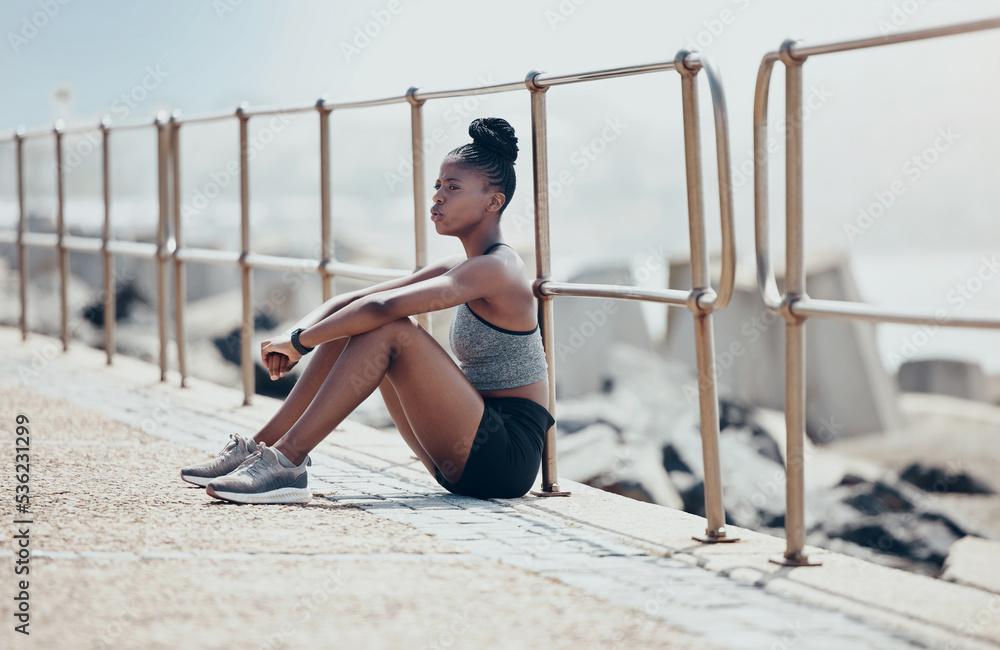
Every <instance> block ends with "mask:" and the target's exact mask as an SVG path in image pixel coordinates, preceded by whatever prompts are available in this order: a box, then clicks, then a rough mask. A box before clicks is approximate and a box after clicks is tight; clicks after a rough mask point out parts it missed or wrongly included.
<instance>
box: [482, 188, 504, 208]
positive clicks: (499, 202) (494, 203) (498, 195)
mask: <svg viewBox="0 0 1000 650" xmlns="http://www.w3.org/2000/svg"><path fill="white" fill-rule="evenodd" d="M506 202H507V197H506V196H505V195H504V193H503V192H494V193H493V196H491V197H490V202H489V204H488V205H487V206H486V210H487V211H489V212H499V211H500V208H502V207H503V204H504V203H506Z"/></svg>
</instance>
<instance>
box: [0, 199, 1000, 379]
mask: <svg viewBox="0 0 1000 650" xmlns="http://www.w3.org/2000/svg"><path fill="white" fill-rule="evenodd" d="M339 200H340V203H341V208H342V209H341V210H339V211H338V210H334V232H335V236H336V238H337V240H338V241H340V242H342V243H343V244H347V245H348V246H349V249H350V250H351V251H353V253H354V254H356V255H359V256H363V257H365V258H367V259H381V260H384V261H385V263H386V264H387V265H391V266H394V267H396V268H407V267H409V266H412V264H413V234H412V228H413V225H412V224H413V220H412V216H411V215H412V202H411V201H412V199H409V198H408V197H405V198H404V197H400V204H399V206H398V211H395V210H394V211H393V213H392V214H395V215H398V216H394V217H392V218H381V219H379V218H373V217H366V218H358V217H359V213H358V212H357V211H352V210H344V209H343V206H344V205H349V204H350V203H351V200H350V199H349V198H340V199H339ZM360 203H362V202H360V201H359V204H360ZM282 205H284V206H285V208H284V209H276V208H275V207H274V205H273V201H272V202H261V204H260V205H258V204H256V203H255V204H254V207H253V209H252V214H253V219H252V221H253V225H252V229H253V232H254V247H255V249H256V250H260V251H262V252H269V253H274V254H287V255H302V256H307V255H312V254H314V252H313V251H310V250H309V248H310V244H306V243H303V242H304V241H306V240H307V239H308V238H306V239H303V238H298V237H295V236H291V235H290V233H296V232H310V231H311V230H310V229H316V230H318V226H317V224H318V218H317V216H316V215H315V214H313V211H311V210H308V209H306V210H299V209H296V208H295V203H294V201H291V202H288V203H284V202H282ZM38 207H39V208H40V209H39V212H40V213H42V214H45V213H49V214H51V212H48V211H47V210H46V209H45V207H46V206H38ZM156 214H157V210H156V204H155V202H154V201H152V200H140V199H135V200H129V199H125V198H123V199H116V200H115V202H114V208H113V212H112V222H113V224H114V232H115V236H117V237H119V238H122V239H132V238H135V237H141V236H151V233H152V232H153V228H154V227H155V221H156ZM238 214H239V210H238V204H236V203H234V202H232V201H229V200H228V199H227V200H222V199H220V200H218V201H217V202H216V203H215V204H213V211H212V213H211V214H206V215H204V216H200V217H199V218H196V219H191V220H188V221H186V222H185V224H184V230H185V232H184V239H185V242H186V243H187V245H192V246H207V247H229V248H231V249H235V248H236V247H237V246H238V241H239V225H238V224H239V220H238ZM508 214H510V213H508ZM15 215H16V204H15V203H13V202H11V201H0V228H2V229H4V230H6V229H12V228H14V227H15V224H16V216H15ZM66 219H67V224H69V225H70V226H69V227H70V228H71V229H72V230H73V231H80V232H88V231H89V233H90V234H92V235H95V236H99V233H100V228H101V223H102V219H103V207H102V204H101V203H100V202H99V201H97V200H90V199H76V200H73V201H70V202H68V203H67V206H66ZM595 222H596V219H595ZM577 225H578V227H576V228H573V229H572V232H567V233H565V235H566V238H567V239H570V240H571V241H569V242H562V244H561V246H560V248H561V249H562V251H563V254H562V255H560V254H559V250H555V251H554V259H553V271H554V275H555V277H556V278H557V279H563V280H565V279H567V277H568V276H569V275H571V274H572V273H574V272H576V271H578V270H579V269H581V268H582V267H584V266H587V265H588V264H614V265H619V266H626V265H627V266H629V267H630V268H631V269H632V272H633V274H635V272H636V270H637V269H642V268H643V267H644V266H645V267H646V268H647V269H648V270H649V271H650V272H648V273H639V274H638V275H640V276H641V277H642V279H643V280H644V282H642V284H644V285H646V286H664V283H665V278H666V273H665V270H664V269H663V268H662V266H661V265H660V264H658V263H654V264H653V266H652V267H651V266H650V263H651V262H650V259H651V258H650V252H651V251H655V250H662V251H663V253H665V254H666V255H668V256H670V255H675V254H682V255H683V254H684V252H682V251H684V250H685V249H686V242H680V243H683V244H684V245H683V246H681V245H680V243H678V242H676V241H675V245H674V246H668V247H665V248H662V249H658V247H654V248H653V249H649V250H637V249H635V248H634V247H631V246H628V245H627V244H625V243H623V242H617V243H616V242H615V241H614V240H607V241H605V240H602V241H601V242H600V244H601V248H600V251H601V252H600V257H599V258H595V257H592V256H590V255H588V254H575V253H573V251H574V250H576V249H577V248H578V247H580V246H586V247H587V248H591V249H592V248H593V243H594V238H595V237H597V235H596V234H595V232H596V228H597V225H598V224H597V223H594V224H590V225H591V226H593V227H588V224H586V223H580V224H577ZM387 233H393V235H392V236H387ZM428 233H430V235H431V236H430V254H431V258H432V259H433V258H437V257H440V256H443V255H446V254H449V253H454V252H460V251H461V249H460V247H458V246H457V243H456V242H455V241H453V240H450V238H448V239H446V238H441V237H436V236H434V232H433V226H432V225H431V224H428ZM505 235H506V237H507V239H508V241H511V242H512V243H513V244H514V245H515V246H517V247H518V248H520V249H521V250H522V251H523V250H527V249H530V248H531V247H532V246H533V234H532V229H531V225H530V221H528V222H525V221H524V219H523V218H522V219H521V220H520V221H518V220H517V219H509V220H508V227H506V228H505ZM308 241H313V240H308ZM588 243H589V244H590V245H588ZM647 248H648V247H647ZM741 254H742V258H743V259H742V263H744V264H745V263H747V259H746V257H747V254H746V253H745V252H744V251H741ZM772 254H773V255H775V258H776V259H779V258H780V256H781V253H780V251H778V250H775V251H773V252H772ZM345 261H350V260H345ZM850 261H851V266H852V270H853V272H854V276H855V280H856V282H857V285H858V289H859V291H860V293H861V296H862V298H863V299H864V300H865V301H867V302H871V303H873V304H882V305H886V306H897V307H908V308H913V309H920V310H925V311H927V313H928V314H933V313H935V312H938V310H944V312H945V313H946V314H947V315H957V314H968V313H973V312H977V311H990V310H992V311H996V310H998V309H1000V270H997V269H995V264H996V262H1000V255H998V254H997V253H996V252H995V250H994V251H992V252H991V251H989V250H988V249H987V247H986V246H985V245H984V247H983V249H982V250H966V251H956V250H949V251H948V252H940V253H933V252H932V253H928V252H904V251H900V250H899V249H898V248H896V249H894V250H887V251H879V250H871V249H866V250H864V251H857V250H853V249H852V250H851V252H850ZM525 262H526V263H527V264H528V265H529V268H530V267H531V264H532V261H531V260H530V259H527V260H525ZM664 309H665V308H664V307H662V306H658V305H644V311H645V313H646V315H647V319H648V320H649V326H650V331H651V332H652V334H653V335H654V336H658V335H662V332H663V324H664V319H663V311H664ZM877 330H878V342H879V348H880V353H881V356H882V361H883V364H884V365H885V367H886V368H887V369H888V370H890V371H894V370H895V369H896V368H897V367H898V365H899V364H900V363H901V362H902V361H905V360H908V359H920V358H940V357H946V358H958V359H966V360H972V361H978V362H979V363H980V364H981V365H982V366H983V369H984V371H986V372H987V373H990V374H1000V345H998V343H1000V341H998V338H997V333H996V332H995V331H990V330H971V329H956V328H945V327H934V324H933V323H930V324H929V325H928V327H926V328H922V327H920V326H908V325H895V324H880V325H878V326H877Z"/></svg>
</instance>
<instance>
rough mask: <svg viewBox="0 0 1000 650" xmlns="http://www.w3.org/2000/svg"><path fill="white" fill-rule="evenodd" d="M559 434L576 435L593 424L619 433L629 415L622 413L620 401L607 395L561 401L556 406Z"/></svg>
mask: <svg viewBox="0 0 1000 650" xmlns="http://www.w3.org/2000/svg"><path fill="white" fill-rule="evenodd" d="M556 416H557V419H558V430H559V433H561V434H562V433H566V434H570V433H576V432H577V431H580V430H582V429H585V428H586V427H588V426H590V425H591V424H596V423H601V424H606V425H608V426H610V427H611V428H612V429H614V430H615V431H617V432H621V431H622V429H624V428H625V426H626V425H627V423H628V420H629V415H628V414H627V413H624V412H622V409H621V405H620V403H619V402H618V401H616V400H613V399H611V398H610V396H609V395H606V394H596V395H592V396H590V397H588V399H572V400H559V402H558V403H557V404H556Z"/></svg>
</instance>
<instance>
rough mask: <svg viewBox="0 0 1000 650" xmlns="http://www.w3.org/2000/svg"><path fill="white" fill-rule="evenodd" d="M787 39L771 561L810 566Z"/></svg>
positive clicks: (798, 108) (795, 127)
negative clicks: (778, 532)
mask: <svg viewBox="0 0 1000 650" xmlns="http://www.w3.org/2000/svg"><path fill="white" fill-rule="evenodd" d="M794 43H795V41H794V40H792V39H789V40H787V41H785V42H784V43H783V44H782V46H781V54H780V58H781V61H782V62H783V63H784V64H785V299H784V300H783V303H782V316H784V318H785V435H786V444H785V555H784V557H782V558H777V559H775V560H773V561H775V562H777V563H778V564H783V565H787V566H810V565H815V564H817V563H816V562H813V561H810V560H809V558H808V557H807V556H806V555H805V553H803V548H804V547H805V538H806V528H805V494H804V492H805V468H804V462H805V458H804V456H805V454H804V446H805V430H806V421H805V419H806V386H805V381H806V330H805V319H803V318H801V317H798V316H796V315H795V314H793V313H792V311H791V306H792V304H793V303H794V302H795V301H796V300H798V299H800V298H804V297H805V295H806V277H805V269H804V260H803V257H804V252H803V247H804V243H805V242H804V231H803V227H802V203H803V201H802V196H803V195H802V64H803V62H804V61H805V59H804V58H799V59H797V58H795V57H794V56H792V53H791V46H792V44H794Z"/></svg>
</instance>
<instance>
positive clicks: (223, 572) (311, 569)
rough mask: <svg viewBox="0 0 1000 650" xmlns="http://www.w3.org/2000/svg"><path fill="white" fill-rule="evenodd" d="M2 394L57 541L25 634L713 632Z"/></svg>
mask: <svg viewBox="0 0 1000 650" xmlns="http://www.w3.org/2000/svg"><path fill="white" fill-rule="evenodd" d="M0 391H2V394H3V403H2V404H3V406H2V409H0V410H2V412H0V423H2V426H0V438H2V439H3V440H4V441H5V442H7V443H8V444H9V443H10V442H11V441H12V440H13V438H14V426H13V422H14V416H15V410H16V411H17V412H23V413H30V414H31V423H30V426H31V433H32V442H31V476H32V479H31V483H30V485H31V488H32V494H33V496H34V500H33V503H32V508H33V513H32V515H33V518H34V523H33V524H32V526H31V545H32V549H33V551H34V552H36V553H37V552H39V551H44V552H45V553H48V554H50V556H54V557H35V558H33V559H32V560H31V564H30V567H31V574H30V578H31V601H32V612H33V619H32V623H31V630H32V632H33V633H32V635H31V637H30V647H33V648H35V647H37V648H84V647H121V648H177V647H198V648H233V647H246V648H279V647H280V648H295V647H323V648H328V647H329V648H361V647H364V648H401V647H412V648H449V647H463V648H478V647H510V648H524V647H550V648H592V647H593V648H598V647H600V648H611V647H620V648H693V647H699V648H701V647H706V644H705V642H704V640H701V639H697V638H696V637H692V636H691V635H689V634H685V633H682V632H679V631H677V630H676V629H674V628H672V627H670V626H669V625H667V624H665V623H663V622H659V621H656V620H653V619H650V618H648V617H644V616H641V615H639V612H638V611H637V610H634V609H631V608H628V607H623V606H617V605H613V604H611V603H608V602H607V601H604V600H603V599H601V598H598V597H596V596H594V595H591V594H588V593H586V592H583V591H581V590H578V589H575V588H572V587H569V586H567V585H564V584H562V583H559V582H556V581H554V580H551V579H548V578H545V577H542V576H539V575H536V574H533V573H529V572H526V571H522V570H520V569H517V568H514V567H511V566H507V565H503V564H500V563H498V562H495V561H492V560H488V559H484V558H479V557H474V556H470V555H468V554H464V553H462V552H460V550H458V549H456V548H455V547H453V546H452V545H451V544H449V543H448V542H446V541H443V540H440V539H436V538H434V537H432V536H429V535H426V534H424V533H421V532H419V531H417V530H415V529H413V528H411V527H410V526H407V525H405V524H402V523H396V522H393V521H390V520H386V519H384V518H380V517H376V516H375V515H372V514H370V513H367V512H364V511H361V510H359V509H357V508H352V507H343V506H338V505H336V504H333V503H330V502H328V501H325V500H323V499H314V500H313V502H312V503H310V504H308V505H306V506H293V507H281V506H276V507H251V506H237V505H232V504H223V503H221V502H217V501H215V500H213V499H211V498H209V497H207V496H206V495H205V494H204V492H203V491H202V490H201V489H198V488H195V487H189V486H188V485H187V484H185V483H183V482H181V481H180V480H179V478H178V475H177V472H178V468H179V467H180V466H181V465H183V464H186V463H189V462H191V461H193V460H198V459H200V458H203V457H205V454H204V453H203V452H200V451H197V450H194V449H189V448H184V447H180V446H177V445H172V444H169V443H165V442H162V441H159V440H157V439H156V438H153V437H151V436H149V435H147V434H145V433H143V432H142V431H141V430H139V429H135V428H130V427H128V426H125V425H123V424H121V423H118V422H114V421H111V420H108V419H106V418H104V417H102V416H101V415H99V414H97V413H94V412H91V411H87V410H85V409H81V408H80V407H78V406H74V405H71V404H69V403H67V402H63V401H60V400H57V399H51V398H48V397H44V396H41V395H38V394H36V393H32V392H29V391H27V390H25V389H23V388H19V387H15V386H12V385H10V384H3V385H0ZM4 448H5V449H10V447H9V446H7V445H4ZM6 464H7V463H5V465H6ZM8 472H9V470H7V471H5V473H4V481H3V494H2V499H3V501H4V503H11V502H12V501H13V496H12V492H13V491H12V485H13V484H12V482H11V481H10V480H9V478H10V477H9V473H8ZM5 537H7V536H5ZM8 539H9V537H8ZM4 546H5V548H6V549H7V550H11V547H10V546H9V542H8V543H5V545H4ZM7 561H9V560H7ZM6 587H7V585H5V591H8V590H9V589H7V588H6ZM2 603H3V605H2V607H0V616H2V620H3V621H4V622H5V623H4V626H3V629H2V631H0V646H3V647H19V646H15V645H14V642H13V641H12V640H11V637H15V636H16V637H18V638H16V643H20V644H23V643H24V642H25V641H26V639H23V638H22V637H19V635H14V634H13V633H12V631H11V626H10V625H8V624H7V622H8V621H10V620H11V605H10V603H11V599H10V598H7V597H5V598H4V599H3V600H2ZM25 647H27V645H26V646H25Z"/></svg>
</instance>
